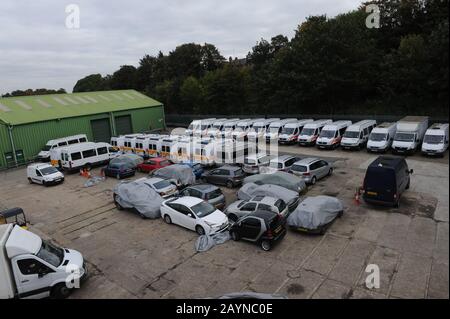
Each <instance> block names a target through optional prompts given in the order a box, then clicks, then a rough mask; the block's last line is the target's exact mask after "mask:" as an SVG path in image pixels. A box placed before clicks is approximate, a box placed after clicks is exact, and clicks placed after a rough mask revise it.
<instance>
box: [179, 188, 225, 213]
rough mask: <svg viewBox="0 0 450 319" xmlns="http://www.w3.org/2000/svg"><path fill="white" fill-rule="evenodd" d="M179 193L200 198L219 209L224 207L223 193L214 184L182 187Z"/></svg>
mask: <svg viewBox="0 0 450 319" xmlns="http://www.w3.org/2000/svg"><path fill="white" fill-rule="evenodd" d="M180 195H181V196H192V197H197V198H201V199H203V200H204V201H206V202H208V203H210V204H211V205H213V206H214V207H215V208H217V209H219V210H223V209H224V208H225V195H224V194H223V193H222V190H221V189H220V188H219V187H217V186H215V185H210V184H197V185H193V186H189V187H187V188H185V189H183V190H182V191H181V192H180Z"/></svg>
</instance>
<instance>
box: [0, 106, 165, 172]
mask: <svg viewBox="0 0 450 319" xmlns="http://www.w3.org/2000/svg"><path fill="white" fill-rule="evenodd" d="M121 115H131V122H132V128H133V132H134V133H140V132H144V131H148V130H152V129H160V128H164V125H165V124H164V107H163V106H159V107H150V108H143V109H135V110H129V111H120V112H114V116H121ZM102 118H108V119H109V118H110V115H109V114H107V113H106V114H97V115H90V116H83V117H74V118H65V119H61V120H53V121H45V122H37V123H30V124H24V125H18V126H15V127H14V128H13V138H14V145H15V148H16V150H23V151H24V153H25V158H26V160H31V159H33V158H34V157H35V156H36V155H37V153H39V151H40V150H41V149H42V147H43V146H44V145H45V143H46V142H47V141H48V140H51V139H56V138H60V137H65V136H70V135H76V134H86V135H87V136H88V139H89V140H92V139H93V136H92V129H91V120H96V119H102ZM160 119H162V121H160ZM11 151H12V150H11V143H10V141H9V136H8V129H7V127H6V126H5V125H3V124H0V169H2V168H6V162H5V153H6V152H11Z"/></svg>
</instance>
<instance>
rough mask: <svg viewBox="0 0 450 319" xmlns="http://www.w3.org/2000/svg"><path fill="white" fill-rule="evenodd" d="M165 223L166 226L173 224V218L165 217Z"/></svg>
mask: <svg viewBox="0 0 450 319" xmlns="http://www.w3.org/2000/svg"><path fill="white" fill-rule="evenodd" d="M164 221H165V222H166V224H172V218H170V216H169V215H164Z"/></svg>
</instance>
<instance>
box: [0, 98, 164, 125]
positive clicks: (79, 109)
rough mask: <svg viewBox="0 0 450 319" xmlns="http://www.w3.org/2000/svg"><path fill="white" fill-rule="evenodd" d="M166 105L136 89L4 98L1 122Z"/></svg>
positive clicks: (0, 102)
mask: <svg viewBox="0 0 450 319" xmlns="http://www.w3.org/2000/svg"><path fill="white" fill-rule="evenodd" d="M160 105H162V104H161V103H160V102H158V101H156V100H154V99H151V98H149V97H148V96H146V95H144V94H141V93H139V92H137V91H135V90H120V91H100V92H85V93H71V94H49V95H33V96H20V97H7V98H0V122H3V123H5V124H9V125H19V124H26V123H33V122H41V121H48V120H56V119H62V118H68V117H76V116H85V115H92V114H99V113H108V112H115V111H124V110H130V109H139V108H144V107H153V106H160Z"/></svg>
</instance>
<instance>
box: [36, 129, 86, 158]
mask: <svg viewBox="0 0 450 319" xmlns="http://www.w3.org/2000/svg"><path fill="white" fill-rule="evenodd" d="M87 141H88V139H87V136H86V134H79V135H73V136H68V137H63V138H58V139H56V140H50V141H48V142H47V144H45V147H44V148H43V149H42V151H40V152H39V154H38V156H37V158H38V160H41V161H43V162H49V161H50V150H52V149H53V148H56V147H62V146H67V145H73V144H78V143H85V142H87Z"/></svg>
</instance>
